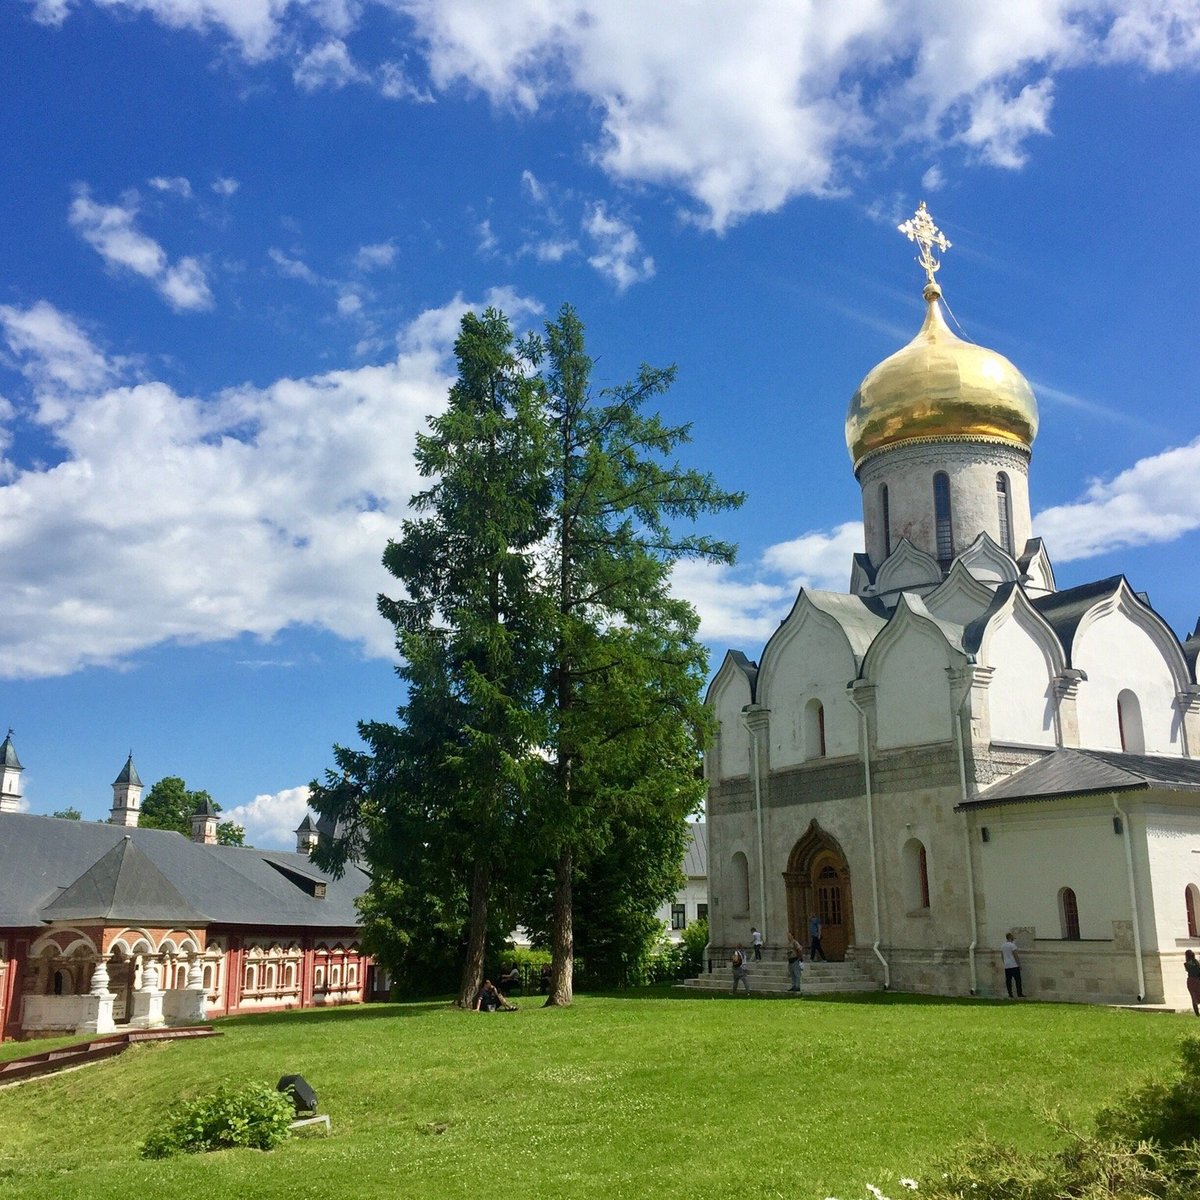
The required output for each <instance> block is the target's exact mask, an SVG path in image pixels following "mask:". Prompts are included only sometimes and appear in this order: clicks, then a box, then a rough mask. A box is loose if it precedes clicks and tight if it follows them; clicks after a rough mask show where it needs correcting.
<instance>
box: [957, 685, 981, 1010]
mask: <svg viewBox="0 0 1200 1200" xmlns="http://www.w3.org/2000/svg"><path fill="white" fill-rule="evenodd" d="M972 665H973V664H972ZM970 694H971V682H970V680H969V679H968V680H967V685H966V687H964V688H963V693H962V695H961V696H960V697H959V699H958V705H957V706H956V707H955V709H954V740H955V744H956V746H957V749H958V783H959V788H960V790H961V791H962V801H961V803H963V804H966V803H967V801H968V800H969V799H970V798H971V797H970V794H969V793H968V791H967V755H966V750H965V749H964V747H963V731H962V714H963V708H964V707H966V703H967V697H968V696H970ZM963 849H964V850H965V851H966V856H967V902H968V907H969V909H970V913H971V944H970V945H969V946H968V947H967V962H968V964H969V965H970V969H971V995H972V996H977V995H978V994H979V973H978V970H977V969H976V966H975V950H976V948H977V947H978V945H979V922H978V918H977V916H976V912H975V862H974V860H973V858H972V856H971V825H970V817H969V816H968V814H967V810H966V809H965V808H964V809H963Z"/></svg>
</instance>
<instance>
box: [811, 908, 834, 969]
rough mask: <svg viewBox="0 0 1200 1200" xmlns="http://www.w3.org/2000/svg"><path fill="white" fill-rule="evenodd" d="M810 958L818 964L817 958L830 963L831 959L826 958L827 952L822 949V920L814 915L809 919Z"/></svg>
mask: <svg viewBox="0 0 1200 1200" xmlns="http://www.w3.org/2000/svg"><path fill="white" fill-rule="evenodd" d="M808 940H809V947H808V957H809V959H810V960H811V961H812V962H816V961H817V958H818V957H820V959H821V960H822V961H823V962H828V961H829V959H828V958H826V956H825V951H824V950H822V949H821V918H820V917H819V916H817V914H816V913H813V915H812V916H811V917H809V918H808Z"/></svg>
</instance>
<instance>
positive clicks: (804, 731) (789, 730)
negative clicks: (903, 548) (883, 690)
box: [758, 591, 884, 769]
mask: <svg viewBox="0 0 1200 1200" xmlns="http://www.w3.org/2000/svg"><path fill="white" fill-rule="evenodd" d="M821 600H824V601H826V603H825V604H824V605H822V604H821ZM846 602H849V604H850V605H853V606H854V607H853V609H851V611H850V615H849V616H848V617H844V616H843V614H842V613H841V611H840V608H841V607H842V606H844V605H845V603H846ZM831 610H832V611H831ZM839 617H843V619H848V620H852V621H854V622H855V623H856V624H858V625H859V626H860V628H855V629H851V630H849V631H848V630H847V629H846V628H845V627H844V625H843V620H839ZM883 624H884V622H883V619H882V618H881V617H878V616H875V615H873V614H872V613H871V612H870V610H869V609H868V608H866V607H865V606H864V604H863V602H862V601H861V600H859V599H857V598H856V597H847V596H831V595H827V594H825V593H809V592H807V591H801V592H800V594H799V596H797V597H796V603H795V605H794V606H793V608H792V611H791V613H790V615H789V616H788V618H787V620H786V621H784V622H783V624H782V625H780V627H779V628H778V629H777V630H776V631H775V633H774V635H773V636H772V637H771V640H770V642H768V643H767V647H766V649H765V650H764V651H763V660H762V667H761V668H760V670H759V684H758V702H759V703H760V704H761V705H763V707H765V708H768V709H770V712H771V724H770V730H771V732H770V753H771V767H772V769H779V768H781V767H788V766H794V765H796V764H798V763H802V762H806V761H809V760H811V759H815V758H821V757H824V756H826V755H828V756H837V755H843V754H853V753H855V752H856V750H857V748H858V726H857V723H856V721H857V717H856V713H855V711H854V708H853V706H852V705H851V704H850V702H849V701H848V700H847V699H846V684H847V683H848V682H849V681H850V680H851V679H853V678H854V677H855V676H856V675H857V674H858V668H859V663H860V661H861V655H862V654H863V653H865V651H866V648H867V647H868V646H869V645H870V639H871V637H872V636H873V634H874V632H875V631H876V630H878V629H881V628H882V627H883ZM863 625H865V628H862V627H861V626H863ZM855 642H857V643H858V644H859V647H860V649H859V653H858V654H857V655H856V653H855ZM814 701H815V702H816V703H819V704H820V705H821V707H822V709H823V712H824V715H823V720H822V725H823V737H821V738H819V739H818V738H816V737H814V735H813V732H812V728H811V726H812V722H811V721H806V719H805V711H806V709H807V708H809V707H810V706H811V705H812V704H813V702H814Z"/></svg>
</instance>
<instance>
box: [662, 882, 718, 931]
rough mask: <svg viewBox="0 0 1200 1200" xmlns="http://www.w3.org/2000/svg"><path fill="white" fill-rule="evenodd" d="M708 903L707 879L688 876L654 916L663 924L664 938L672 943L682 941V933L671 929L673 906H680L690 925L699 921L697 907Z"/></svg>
mask: <svg viewBox="0 0 1200 1200" xmlns="http://www.w3.org/2000/svg"><path fill="white" fill-rule="evenodd" d="M707 903H708V879H707V878H701V877H698V876H689V877H688V881H687V883H686V884H685V885H684V886H683V887H681V888H680V889H679V891H678V892H676V893H675V896H674V898H673V899H671V900H668V901H667V903H666V904H664V905H663V906H662V907H661V908H660V909H659V910H658V912H657V913H656V914H655V915H656V916H657V917H658V919H659V920H660V921H661V922H662V923H663V926H664V927H665V931H666V937H667V938H668V939H669V940H671V941H672V942H681V941H683V931H682V930H679V929H672V928H671V907H672V905H675V904H682V905H683V907H684V914H685V917H686V919H687V923H688V924H689V925H690V924H692V922H693V921H696V920H698V919H699V914H698V913H697V906H698V905H701V904H707Z"/></svg>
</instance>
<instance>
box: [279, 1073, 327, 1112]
mask: <svg viewBox="0 0 1200 1200" xmlns="http://www.w3.org/2000/svg"><path fill="white" fill-rule="evenodd" d="M275 1090H276V1091H277V1092H288V1093H290V1094H291V1097H292V1103H293V1104H294V1105H295V1106H296V1116H298V1117H302V1116H305V1115H306V1114H308V1113H314V1112H316V1111H317V1093H316V1092H314V1091H313V1090H312V1088H311V1087H309V1086H308V1080H306V1079H305V1078H304V1076H303V1075H285V1076H284V1077H283V1078H282V1079H281V1080H280V1081H279V1082H278V1083H277V1084H276V1085H275Z"/></svg>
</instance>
